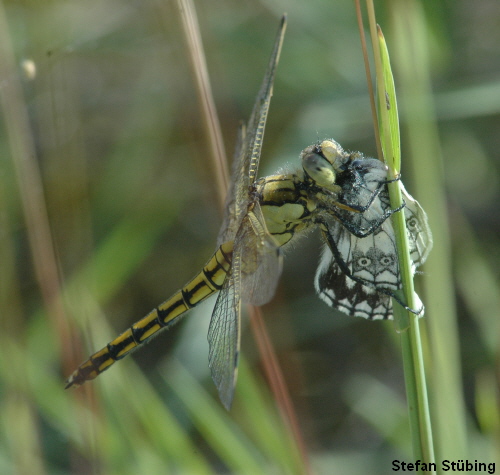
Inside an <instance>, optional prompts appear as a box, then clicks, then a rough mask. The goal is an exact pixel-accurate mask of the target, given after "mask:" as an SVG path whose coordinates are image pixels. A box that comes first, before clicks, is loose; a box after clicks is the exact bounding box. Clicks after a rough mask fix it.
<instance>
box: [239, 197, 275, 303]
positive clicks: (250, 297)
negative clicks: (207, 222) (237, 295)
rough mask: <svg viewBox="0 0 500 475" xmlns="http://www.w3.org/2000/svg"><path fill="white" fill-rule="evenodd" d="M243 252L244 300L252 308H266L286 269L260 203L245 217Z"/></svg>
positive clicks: (241, 234)
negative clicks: (263, 306)
mask: <svg viewBox="0 0 500 475" xmlns="http://www.w3.org/2000/svg"><path fill="white" fill-rule="evenodd" d="M235 247H236V248H237V249H238V250H239V251H240V252H241V255H242V266H241V298H242V300H243V301H244V302H246V303H250V304H252V305H264V304H265V303H267V302H269V301H270V300H271V299H272V297H273V296H274V293H275V291H276V286H277V284H278V280H279V277H280V275H281V269H282V259H281V253H280V248H279V246H278V243H277V242H276V240H275V239H274V238H273V237H272V236H271V234H270V233H269V232H268V231H267V228H266V224H265V220H264V216H263V215H262V210H261V208H260V205H259V203H258V202H255V203H254V206H253V209H252V210H251V211H249V212H248V214H247V215H246V216H245V218H244V220H243V222H242V226H241V228H240V230H239V232H238V236H237V238H236V241H235Z"/></svg>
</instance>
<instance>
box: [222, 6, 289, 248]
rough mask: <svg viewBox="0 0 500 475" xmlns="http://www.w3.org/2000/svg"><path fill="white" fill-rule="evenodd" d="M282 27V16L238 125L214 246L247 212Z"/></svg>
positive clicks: (233, 233) (228, 236) (230, 237)
mask: <svg viewBox="0 0 500 475" xmlns="http://www.w3.org/2000/svg"><path fill="white" fill-rule="evenodd" d="M285 29H286V17H285V16H284V17H283V18H282V20H281V24H280V26H279V29H278V34H277V36H276V40H275V42H274V48H273V52H272V54H271V58H270V60H269V65H268V67H267V71H266V74H265V76H264V80H263V82H262V85H261V88H260V91H259V93H258V95H257V99H256V101H255V104H254V106H253V110H252V114H251V115H250V119H249V120H248V123H247V126H246V127H244V126H242V127H240V132H239V134H238V145H237V147H236V151H235V154H234V158H233V168H232V174H231V186H230V188H229V191H228V195H227V199H226V207H225V212H224V219H223V224H222V228H221V230H220V232H219V237H218V245H220V244H222V243H224V242H227V241H231V240H233V239H234V238H235V236H236V233H237V231H238V228H239V224H240V223H241V221H242V219H243V216H244V215H245V213H246V211H247V206H248V203H249V201H250V196H249V191H250V187H251V186H252V185H253V183H254V181H255V179H256V174H257V170H258V168H259V160H260V153H261V150H262V141H263V139H264V129H265V127H266V120H267V113H268V111H269V104H270V102H271V96H272V93H273V83H274V77H275V75H276V67H277V65H278V60H279V56H280V52H281V46H282V44H283V38H284V35H285Z"/></svg>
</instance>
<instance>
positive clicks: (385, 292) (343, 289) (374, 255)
mask: <svg viewBox="0 0 500 475" xmlns="http://www.w3.org/2000/svg"><path fill="white" fill-rule="evenodd" d="M402 190H403V196H404V200H405V203H406V206H405V208H404V211H403V212H404V213H405V220H406V227H407V232H408V237H409V242H410V257H411V260H412V271H413V272H415V269H416V268H417V267H418V266H420V265H421V264H422V263H423V262H424V261H425V259H426V258H427V256H428V254H429V251H430V249H431V247H432V235H431V233H430V230H429V226H428V224H427V217H426V215H425V212H424V211H423V209H422V208H421V206H420V205H419V204H418V202H417V201H415V200H414V199H413V198H412V197H411V196H410V195H409V194H408V193H407V192H406V190H405V189H404V187H403V188H402ZM384 194H385V192H384V191H383V192H382V193H380V194H379V195H378V196H377V197H376V198H375V199H374V201H373V203H372V206H371V207H370V208H369V209H368V210H367V212H370V213H371V217H369V220H370V219H376V216H377V213H381V212H382V213H385V212H386V209H387V206H388V204H386V203H385V198H384ZM372 207H373V209H372ZM365 213H366V212H365ZM357 214H359V213H353V212H352V216H353V217H352V219H353V222H356V221H355V220H356V219H357ZM322 232H323V237H324V238H325V241H326V242H327V245H326V246H325V249H324V251H323V256H322V260H321V263H320V265H319V268H318V271H317V274H316V279H315V286H316V290H317V292H318V294H319V296H320V297H321V298H322V299H323V300H324V301H325V302H326V303H328V304H329V305H331V306H332V307H335V308H338V309H339V310H341V311H342V312H344V313H347V314H348V315H352V316H359V317H364V318H368V319H387V318H392V302H391V297H392V296H394V292H395V291H397V290H399V289H400V288H401V278H400V273H399V264H398V258H397V249H396V240H395V236H394V229H393V227H392V223H391V220H390V219H385V220H384V221H383V222H382V224H381V225H380V226H379V227H378V228H376V229H375V230H374V231H373V232H372V233H371V234H370V235H368V236H366V237H362V238H360V237H358V236H356V235H354V234H352V233H351V232H350V231H349V230H348V229H347V227H346V226H344V225H343V223H341V222H339V221H337V220H335V219H332V218H331V217H326V218H325V219H324V220H323V225H322Z"/></svg>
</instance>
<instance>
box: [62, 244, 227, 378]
mask: <svg viewBox="0 0 500 475" xmlns="http://www.w3.org/2000/svg"><path fill="white" fill-rule="evenodd" d="M232 254H233V243H232V242H227V243H224V244H222V245H221V246H220V247H219V249H217V251H216V252H215V254H214V255H213V256H212V257H211V258H210V260H209V261H208V262H207V264H206V265H205V267H203V269H202V271H201V272H200V273H199V274H198V275H197V276H196V277H194V278H193V279H192V280H191V281H190V282H189V283H188V284H187V285H186V286H184V287H183V288H182V289H181V290H179V291H178V292H176V293H175V294H174V295H173V296H172V297H170V298H169V299H168V300H166V301H165V302H163V303H162V304H161V305H159V306H158V307H157V308H155V309H154V310H152V311H151V312H149V313H148V314H147V315H146V316H145V317H144V318H142V319H141V320H139V321H138V322H137V323H134V324H133V325H132V326H131V327H130V328H129V329H128V330H127V331H125V332H124V333H122V334H121V335H120V336H119V337H117V338H115V339H114V340H113V341H111V342H110V343H108V344H107V345H106V346H105V347H104V348H103V349H102V350H99V351H97V352H96V353H94V354H93V355H92V356H91V357H90V358H89V359H88V360H87V361H85V362H84V363H83V364H81V365H80V366H79V367H78V369H77V370H76V371H75V372H74V373H73V374H72V375H71V376H70V377H69V378H68V380H67V384H66V388H69V387H71V386H76V387H77V386H80V385H81V384H83V383H84V382H85V381H89V380H91V379H94V378H95V377H97V376H98V375H99V374H101V373H102V372H103V371H104V370H106V369H108V368H109V367H110V366H111V365H112V364H113V363H114V362H115V361H118V360H119V359H121V358H123V357H124V356H126V355H128V354H129V353H130V352H131V351H132V350H134V349H136V348H137V347H139V346H140V345H142V344H143V343H145V342H146V341H147V340H149V339H150V338H151V337H152V336H153V335H156V334H158V332H159V331H160V330H162V329H165V328H168V327H169V326H170V325H172V324H173V323H175V322H177V321H178V319H179V318H180V317H181V316H182V315H183V314H184V313H186V312H187V311H188V310H190V309H191V308H193V307H195V306H196V305H198V304H199V303H200V302H202V301H203V300H205V299H206V298H207V297H209V296H210V295H212V294H214V293H215V292H218V291H219V290H220V289H221V287H222V285H223V283H224V280H225V278H226V275H227V273H228V272H229V269H230V267H231V259H232Z"/></svg>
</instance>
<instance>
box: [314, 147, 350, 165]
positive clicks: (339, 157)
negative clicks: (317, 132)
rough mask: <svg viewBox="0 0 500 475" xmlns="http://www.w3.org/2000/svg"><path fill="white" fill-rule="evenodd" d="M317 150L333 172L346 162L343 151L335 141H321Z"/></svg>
mask: <svg viewBox="0 0 500 475" xmlns="http://www.w3.org/2000/svg"><path fill="white" fill-rule="evenodd" d="M319 148H320V151H321V153H322V154H323V156H324V157H325V158H326V159H327V160H328V162H330V164H331V165H332V166H333V168H334V170H338V169H339V168H340V167H341V166H342V165H343V164H344V162H345V161H346V153H345V152H344V149H343V148H342V147H341V146H340V145H339V144H338V143H337V142H335V140H323V142H321V144H320V146H319Z"/></svg>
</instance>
